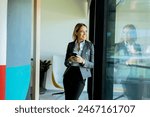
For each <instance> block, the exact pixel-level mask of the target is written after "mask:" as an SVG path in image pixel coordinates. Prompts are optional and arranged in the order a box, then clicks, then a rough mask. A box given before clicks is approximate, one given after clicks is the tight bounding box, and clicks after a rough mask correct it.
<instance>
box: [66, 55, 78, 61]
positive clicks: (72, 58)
mask: <svg viewBox="0 0 150 117" xmlns="http://www.w3.org/2000/svg"><path fill="white" fill-rule="evenodd" d="M75 58H76V57H75V56H70V57H69V59H68V60H69V61H70V62H76V59H75Z"/></svg>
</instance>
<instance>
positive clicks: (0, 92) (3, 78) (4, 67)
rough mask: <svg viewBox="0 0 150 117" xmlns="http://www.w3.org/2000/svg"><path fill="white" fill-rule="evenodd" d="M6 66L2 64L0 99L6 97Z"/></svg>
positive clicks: (0, 71) (0, 70)
mask: <svg viewBox="0 0 150 117" xmlns="http://www.w3.org/2000/svg"><path fill="white" fill-rule="evenodd" d="M5 78H6V66H5V65H0V100H4V99H5Z"/></svg>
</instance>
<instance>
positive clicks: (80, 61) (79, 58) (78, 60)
mask: <svg viewBox="0 0 150 117" xmlns="http://www.w3.org/2000/svg"><path fill="white" fill-rule="evenodd" d="M75 59H76V62H78V63H83V64H84V63H85V60H84V59H83V58H82V57H81V56H79V55H77V56H76V58H75Z"/></svg>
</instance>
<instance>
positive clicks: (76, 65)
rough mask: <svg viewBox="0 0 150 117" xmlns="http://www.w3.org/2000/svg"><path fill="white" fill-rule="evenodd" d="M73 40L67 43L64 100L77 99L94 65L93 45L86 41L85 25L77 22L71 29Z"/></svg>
mask: <svg viewBox="0 0 150 117" xmlns="http://www.w3.org/2000/svg"><path fill="white" fill-rule="evenodd" d="M73 39H74V40H73V41H72V42H70V43H69V44H68V47H67V52H66V58H65V65H66V67H67V69H66V71H65V73H64V79H63V83H64V90H65V99H66V100H78V99H79V97H80V95H81V93H82V91H83V89H84V85H85V80H86V79H87V78H89V77H91V69H92V68H93V67H94V46H93V44H92V43H91V42H89V41H87V26H86V25H85V24H83V23H78V24H77V25H76V26H75V28H74V31H73Z"/></svg>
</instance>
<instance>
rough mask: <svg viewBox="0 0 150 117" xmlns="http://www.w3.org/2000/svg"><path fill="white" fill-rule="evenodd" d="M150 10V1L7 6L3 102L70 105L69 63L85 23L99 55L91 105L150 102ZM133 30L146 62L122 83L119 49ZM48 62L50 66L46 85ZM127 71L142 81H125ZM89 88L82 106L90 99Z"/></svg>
mask: <svg viewBox="0 0 150 117" xmlns="http://www.w3.org/2000/svg"><path fill="white" fill-rule="evenodd" d="M149 6H150V2H149V1H147V0H102V1H101V0H1V4H0V9H1V10H0V15H1V16H2V17H1V18H0V25H1V27H0V32H1V34H0V47H1V49H0V58H1V59H0V76H1V78H0V83H1V85H0V99H1V100H26V99H28V100H44V99H47V100H64V90H63V83H62V80H63V72H64V70H65V66H64V57H65V52H66V49H67V44H68V42H70V41H72V31H73V28H74V26H75V25H76V24H77V23H79V22H82V23H85V24H86V25H87V26H88V34H89V35H88V39H89V40H90V41H91V42H92V43H93V44H94V49H95V55H94V57H95V61H94V69H93V77H92V80H90V81H89V84H90V91H91V92H90V99H92V100H107V99H108V100H132V99H133V100H135V99H136V100H147V99H150V93H149V92H150V90H149V89H150V81H149V76H150V73H149V68H150V63H149V58H150V56H149V54H150V46H149V43H150V41H149V37H150V32H149V27H150V26H149V25H150V23H149V19H150V16H149V11H150V7H149ZM127 24H133V25H134V26H135V27H136V31H137V43H139V44H140V46H141V53H142V56H141V57H138V59H140V60H141V62H139V63H136V64H131V65H126V64H125V65H123V66H124V68H122V69H120V71H119V73H120V74H121V75H120V76H119V77H117V76H116V75H115V70H116V69H115V62H114V61H115V59H116V58H115V50H114V45H115V44H116V43H119V42H120V41H121V40H120V36H121V31H122V29H123V27H124V26H125V25H127ZM117 59H118V58H117ZM119 59H121V58H119ZM44 61H46V62H48V61H50V64H49V68H48V69H47V70H46V72H45V74H44V76H43V79H42V81H41V79H40V75H41V72H40V63H41V62H44ZM125 67H128V68H129V69H130V68H134V69H135V70H134V73H135V74H136V76H135V77H131V78H130V79H129V80H127V79H125V80H124V81H123V80H122V77H124V74H125V75H127V74H128V70H127V69H125ZM122 81H123V82H122ZM40 82H42V88H43V89H44V92H42V91H43V90H42V91H41V93H40V88H41V87H40ZM87 84H88V81H86V86H85V88H84V91H83V93H82V96H81V100H88V99H89V95H88V90H87V88H88V86H87ZM57 93H58V94H57ZM55 94H56V95H55ZM133 95H134V96H133Z"/></svg>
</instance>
